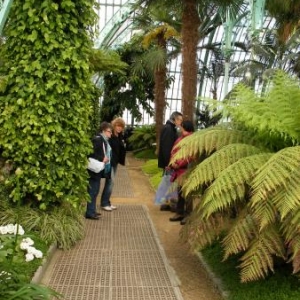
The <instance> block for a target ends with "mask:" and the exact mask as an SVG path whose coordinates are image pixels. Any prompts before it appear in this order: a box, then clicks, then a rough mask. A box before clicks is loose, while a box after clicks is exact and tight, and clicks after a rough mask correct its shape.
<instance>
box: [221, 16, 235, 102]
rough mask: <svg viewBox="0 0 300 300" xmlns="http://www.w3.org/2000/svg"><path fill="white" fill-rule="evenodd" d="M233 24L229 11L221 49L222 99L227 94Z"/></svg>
mask: <svg viewBox="0 0 300 300" xmlns="http://www.w3.org/2000/svg"><path fill="white" fill-rule="evenodd" d="M233 25H234V22H233V21H232V20H231V18H230V14H229V10H227V12H226V22H225V26H224V29H225V45H224V48H223V52H224V56H225V71H224V72H225V73H224V91H223V98H225V97H226V95H227V93H228V83H229V69H230V58H231V53H232V45H231V38H232V30H233Z"/></svg>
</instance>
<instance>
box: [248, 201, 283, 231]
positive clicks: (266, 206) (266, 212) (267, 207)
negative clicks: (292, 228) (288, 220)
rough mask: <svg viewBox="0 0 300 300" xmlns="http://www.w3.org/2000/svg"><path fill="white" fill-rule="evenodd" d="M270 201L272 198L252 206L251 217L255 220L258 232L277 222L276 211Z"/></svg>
mask: <svg viewBox="0 0 300 300" xmlns="http://www.w3.org/2000/svg"><path fill="white" fill-rule="evenodd" d="M271 199H272V196H270V198H267V199H265V200H264V201H261V202H258V203H256V204H255V206H252V215H253V217H254V218H255V219H256V220H257V223H258V226H259V230H263V229H264V228H265V227H266V226H268V225H270V224H274V223H275V222H276V220H277V217H278V211H277V210H276V208H275V206H274V203H273V202H272V200H271ZM250 201H251V200H250ZM250 205H251V204H250Z"/></svg>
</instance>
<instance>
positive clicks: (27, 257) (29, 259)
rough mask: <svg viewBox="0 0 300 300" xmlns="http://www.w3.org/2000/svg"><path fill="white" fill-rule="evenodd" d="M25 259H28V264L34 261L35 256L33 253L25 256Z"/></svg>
mask: <svg viewBox="0 0 300 300" xmlns="http://www.w3.org/2000/svg"><path fill="white" fill-rule="evenodd" d="M25 258H26V261H27V262H29V261H32V260H34V256H33V254H31V253H27V254H26V255H25Z"/></svg>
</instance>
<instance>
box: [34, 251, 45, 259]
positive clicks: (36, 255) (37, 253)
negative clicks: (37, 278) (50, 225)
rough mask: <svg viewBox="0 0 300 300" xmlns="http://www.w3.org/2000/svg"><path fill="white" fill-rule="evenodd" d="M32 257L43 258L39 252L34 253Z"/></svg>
mask: <svg viewBox="0 0 300 300" xmlns="http://www.w3.org/2000/svg"><path fill="white" fill-rule="evenodd" d="M34 256H35V257H36V258H42V257H43V252H42V251H40V250H36V251H35V252H34Z"/></svg>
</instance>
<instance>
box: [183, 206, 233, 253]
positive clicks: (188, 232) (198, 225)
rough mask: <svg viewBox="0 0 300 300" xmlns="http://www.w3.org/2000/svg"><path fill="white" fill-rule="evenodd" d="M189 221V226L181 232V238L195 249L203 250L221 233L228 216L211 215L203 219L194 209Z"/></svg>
mask: <svg viewBox="0 0 300 300" xmlns="http://www.w3.org/2000/svg"><path fill="white" fill-rule="evenodd" d="M188 222H189V226H187V227H186V226H185V227H183V229H182V231H181V233H180V235H181V238H182V239H184V240H186V241H188V242H189V244H190V245H191V247H192V248H193V249H197V250H201V249H203V248H204V247H206V246H207V245H210V244H211V243H212V242H213V241H214V240H216V239H217V238H218V237H219V236H220V235H221V233H222V231H223V230H224V227H226V224H227V223H228V218H224V217H221V216H210V217H209V218H208V219H206V220H203V219H201V218H199V217H198V214H197V213H195V211H193V212H192V214H191V216H190V218H189V221H188Z"/></svg>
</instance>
